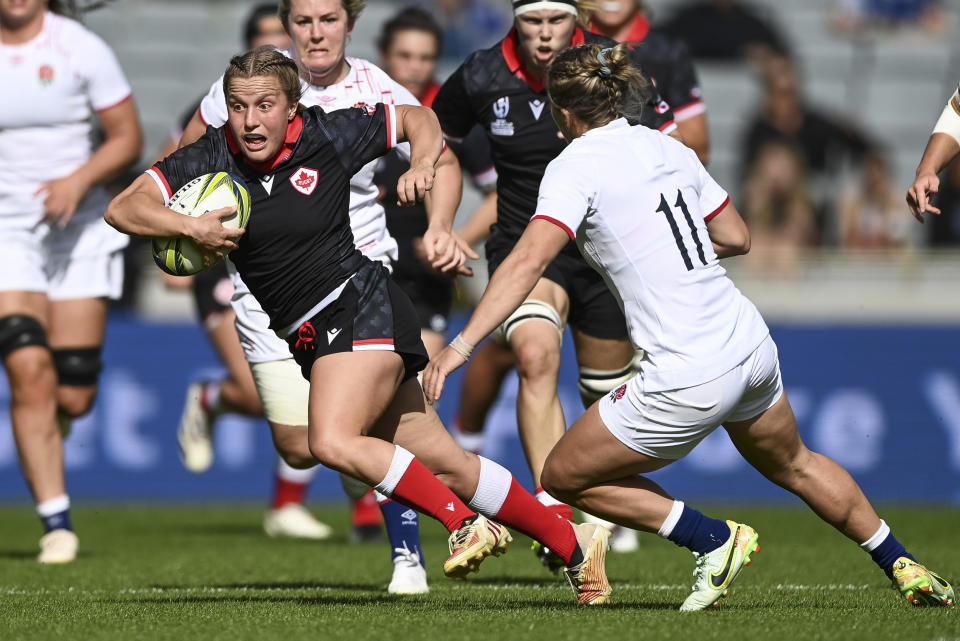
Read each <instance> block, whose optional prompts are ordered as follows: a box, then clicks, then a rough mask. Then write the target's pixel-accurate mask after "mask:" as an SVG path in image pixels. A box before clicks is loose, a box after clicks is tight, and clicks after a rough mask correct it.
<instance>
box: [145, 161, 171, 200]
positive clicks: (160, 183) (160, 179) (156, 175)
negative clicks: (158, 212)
mask: <svg viewBox="0 0 960 641" xmlns="http://www.w3.org/2000/svg"><path fill="white" fill-rule="evenodd" d="M145 173H146V174H147V175H148V176H150V177H151V178H153V182H155V183H157V187H159V188H160V193H162V194H163V204H164V205H166V204H167V203H169V202H170V199H171V198H172V197H173V192H172V191H171V190H170V184H169V183H168V182H167V178H166V176H164V175H163V172H161V171H160V170H159V169H157V168H156V167H151V168H150V169H148V170H147V171H146V172H145Z"/></svg>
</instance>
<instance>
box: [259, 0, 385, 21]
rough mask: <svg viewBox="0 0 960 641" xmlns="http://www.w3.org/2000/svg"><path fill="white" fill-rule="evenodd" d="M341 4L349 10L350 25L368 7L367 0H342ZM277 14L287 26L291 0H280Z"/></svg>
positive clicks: (348, 19)
mask: <svg viewBox="0 0 960 641" xmlns="http://www.w3.org/2000/svg"><path fill="white" fill-rule="evenodd" d="M340 5H341V6H342V7H343V8H344V10H345V11H346V12H347V22H348V23H349V24H350V26H353V24H354V23H356V21H357V18H359V17H360V14H361V13H363V10H364V9H365V8H366V6H367V0H340ZM277 15H278V16H280V22H282V23H283V26H284V27H286V26H287V20H289V19H290V0H280V3H279V4H278V5H277Z"/></svg>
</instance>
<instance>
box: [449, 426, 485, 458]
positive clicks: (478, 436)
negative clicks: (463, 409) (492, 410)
mask: <svg viewBox="0 0 960 641" xmlns="http://www.w3.org/2000/svg"><path fill="white" fill-rule="evenodd" d="M450 433H451V434H452V435H453V440H454V441H456V442H457V445H459V446H460V449H463V450H466V451H468V452H473V453H474V454H479V453H480V452H481V451H482V450H483V443H484V441H485V440H486V439H485V438H484V435H483V432H464V431H463V430H462V429H460V419H459V418H455V419H453V429H452V430H450Z"/></svg>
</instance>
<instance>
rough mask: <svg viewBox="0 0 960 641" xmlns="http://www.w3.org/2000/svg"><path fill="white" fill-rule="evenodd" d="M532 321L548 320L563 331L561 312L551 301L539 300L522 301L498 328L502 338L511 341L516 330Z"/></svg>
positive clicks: (559, 330)
mask: <svg viewBox="0 0 960 641" xmlns="http://www.w3.org/2000/svg"><path fill="white" fill-rule="evenodd" d="M530 321H546V322H548V323H550V324H551V325H553V326H554V327H555V328H556V329H557V331H558V332H559V333H561V334H562V333H563V321H562V320H561V319H560V313H559V312H558V311H557V310H556V309H554V308H553V305H551V304H550V303H545V302H543V301H539V300H528V301H525V302H523V303H521V305H520V307H518V308H517V309H516V311H514V312H513V313H512V314H510V316H508V317H507V320H505V321H504V322H503V325H501V326H500V327H499V328H498V329H497V333H498V334H499V336H500V338H501V339H502V340H503V341H505V342H507V343H509V342H510V336H511V335H512V334H513V332H514V330H515V329H517V328H518V327H520V326H521V325H523V324H524V323H528V322H530Z"/></svg>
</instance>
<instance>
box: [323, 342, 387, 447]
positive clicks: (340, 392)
mask: <svg viewBox="0 0 960 641" xmlns="http://www.w3.org/2000/svg"><path fill="white" fill-rule="evenodd" d="M403 376H404V365H403V359H402V358H401V356H400V355H399V354H397V353H396V352H391V351H359V352H336V353H333V354H327V355H325V356H321V357H320V358H318V359H317V360H315V361H314V362H313V365H312V366H311V368H310V409H309V412H310V441H311V446H312V445H313V444H314V441H315V439H319V440H325V439H328V438H337V437H338V436H355V435H360V434H368V433H369V432H370V430H371V428H372V427H373V425H374V423H376V422H377V420H378V419H379V418H380V416H381V415H382V414H383V413H384V412H385V411H386V409H387V407H389V405H390V403H391V402H392V401H393V397H394V395H395V394H396V391H397V388H398V386H399V385H400V382H401V381H402V380H403Z"/></svg>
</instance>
